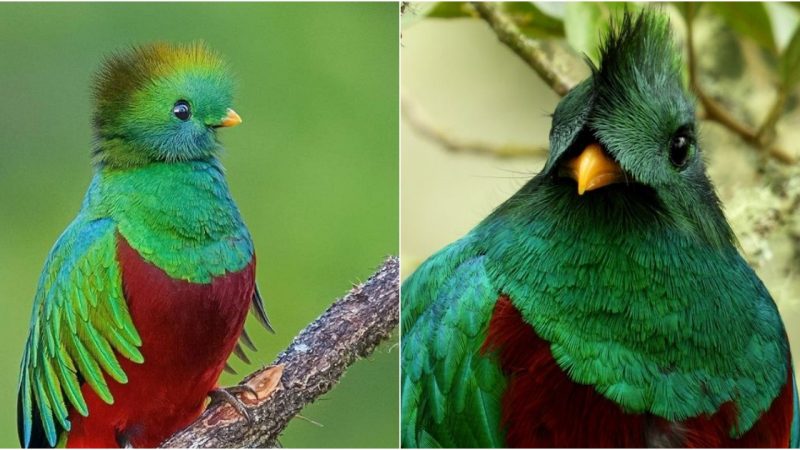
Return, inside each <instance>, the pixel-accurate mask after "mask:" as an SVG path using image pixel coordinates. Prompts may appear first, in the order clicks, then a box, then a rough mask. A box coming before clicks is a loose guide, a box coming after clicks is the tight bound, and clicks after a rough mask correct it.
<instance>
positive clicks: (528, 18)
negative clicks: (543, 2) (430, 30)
mask: <svg viewBox="0 0 800 450" xmlns="http://www.w3.org/2000/svg"><path fill="white" fill-rule="evenodd" d="M500 6H501V8H502V9H503V11H504V12H505V13H506V14H508V16H509V18H511V20H513V21H514V23H515V24H516V25H517V26H518V27H519V29H520V31H522V33H524V34H525V35H526V36H528V37H530V38H534V39H545V38H554V37H564V23H563V21H562V20H561V19H559V18H557V17H553V16H552V15H549V14H547V13H546V12H544V11H543V10H542V9H541V8H539V7H538V6H537V5H536V3H534V2H504V3H501V4H500ZM422 15H424V16H425V17H429V18H432V19H455V18H470V17H476V16H477V14H476V13H475V10H474V9H473V8H472V7H471V6H470V5H469V4H468V3H467V2H438V3H435V4H434V5H433V6H432V7H430V9H428V10H425V11H422Z"/></svg>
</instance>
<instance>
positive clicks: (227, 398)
mask: <svg viewBox="0 0 800 450" xmlns="http://www.w3.org/2000/svg"><path fill="white" fill-rule="evenodd" d="M245 393H247V394H250V395H252V396H253V397H255V398H256V399H258V393H257V392H256V391H255V390H253V388H251V387H250V386H245V385H237V386H231V387H228V388H216V389H214V390H213V391H211V392H209V393H208V396H209V397H210V398H211V403H210V404H209V407H211V405H215V404H219V403H227V404H229V405H231V406H232V407H233V409H235V410H236V412H238V413H239V415H241V416H242V417H244V418H245V420H247V423H248V425H249V424H252V423H253V418H252V416H251V415H250V411H248V409H247V407H246V406H245V405H244V403H242V401H241V400H239V399H238V398H237V397H236V396H237V395H239V394H245Z"/></svg>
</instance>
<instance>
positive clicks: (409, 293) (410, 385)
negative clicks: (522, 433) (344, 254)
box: [401, 239, 506, 447]
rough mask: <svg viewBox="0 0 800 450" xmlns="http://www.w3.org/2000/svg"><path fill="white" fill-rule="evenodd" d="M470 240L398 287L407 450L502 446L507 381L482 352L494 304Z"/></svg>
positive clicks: (444, 252)
mask: <svg viewBox="0 0 800 450" xmlns="http://www.w3.org/2000/svg"><path fill="white" fill-rule="evenodd" d="M468 248H470V247H469V242H468V239H465V240H462V241H459V242H456V243H455V244H453V245H451V246H449V247H447V248H446V249H444V250H442V251H441V252H440V253H439V254H437V255H435V256H433V257H432V258H431V259H429V260H428V261H427V262H426V263H425V264H424V265H423V266H422V267H420V269H418V270H417V271H416V272H415V273H414V275H412V277H411V278H409V279H408V280H407V281H406V282H405V283H404V285H403V289H402V295H403V313H402V314H403V353H402V364H403V379H402V383H403V386H402V399H401V402H402V415H403V417H402V428H403V429H402V441H403V446H405V447H454V446H458V447H502V446H503V442H504V437H503V434H502V431H501V428H500V400H501V396H502V393H503V391H504V389H505V383H506V382H505V378H504V377H503V374H502V372H501V370H500V367H499V365H498V364H497V363H496V361H494V359H493V357H492V356H491V355H483V354H481V352H480V348H481V346H482V345H483V341H484V340H485V337H486V332H487V329H488V326H489V320H490V319H491V316H492V310H493V308H494V305H495V301H496V300H497V297H498V293H497V291H496V289H494V288H493V287H492V286H491V284H490V282H489V278H488V276H487V274H486V271H485V268H484V261H483V259H484V257H483V256H471V255H470V252H469V251H467V250H468Z"/></svg>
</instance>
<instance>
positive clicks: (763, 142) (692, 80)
mask: <svg viewBox="0 0 800 450" xmlns="http://www.w3.org/2000/svg"><path fill="white" fill-rule="evenodd" d="M688 7H690V8H693V7H696V6H694V5H691V6H688ZM686 45H687V47H688V59H689V61H688V66H689V85H690V86H691V88H692V91H694V93H695V95H696V96H697V100H698V101H699V102H700V104H701V105H703V109H704V110H705V119H706V120H712V121H714V122H717V123H718V124H720V125H722V126H723V127H725V128H727V129H728V130H730V131H732V132H733V133H734V134H736V135H738V136H739V137H740V138H741V139H742V140H744V141H745V142H747V143H748V144H750V145H751V146H753V147H755V148H758V149H763V150H765V151H766V152H767V154H768V155H769V156H771V157H773V158H775V159H776V160H778V161H780V162H782V163H785V164H792V163H794V162H795V157H794V156H792V155H791V154H790V153H789V152H788V151H786V150H785V149H783V148H780V147H778V146H773V145H772V142H771V141H772V140H773V139H772V132H773V131H774V129H775V124H776V123H777V121H778V118H780V112H781V111H782V109H783V104H784V101H785V94H784V93H783V89H781V90H780V91H779V92H778V97H777V98H776V100H775V104H774V105H773V107H772V109H771V110H770V112H769V113H768V114H767V117H766V118H765V119H764V123H763V124H762V125H761V127H759V129H758V130H754V129H753V128H751V127H750V126H748V125H746V124H744V123H742V122H740V121H739V120H737V119H736V118H735V117H733V116H732V115H731V114H730V113H729V112H728V111H726V110H725V108H723V107H722V106H720V104H719V103H717V102H716V101H715V100H714V99H713V98H711V97H709V96H708V94H706V93H705V91H704V90H703V88H702V86H700V82H699V80H698V76H697V55H696V53H695V48H694V14H693V12H692V11H690V12H689V13H688V14H687V15H686ZM767 139H769V141H770V142H767Z"/></svg>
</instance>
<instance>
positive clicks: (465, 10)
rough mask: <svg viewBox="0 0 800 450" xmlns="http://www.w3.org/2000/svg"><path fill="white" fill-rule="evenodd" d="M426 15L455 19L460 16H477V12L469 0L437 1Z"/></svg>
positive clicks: (435, 17)
mask: <svg viewBox="0 0 800 450" xmlns="http://www.w3.org/2000/svg"><path fill="white" fill-rule="evenodd" d="M425 17H430V18H434V19H455V18H459V17H475V12H474V10H473V9H472V7H471V6H469V5H468V4H467V2H436V3H435V4H434V5H433V8H431V9H430V10H428V12H427V13H426V14H425Z"/></svg>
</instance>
